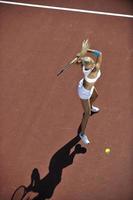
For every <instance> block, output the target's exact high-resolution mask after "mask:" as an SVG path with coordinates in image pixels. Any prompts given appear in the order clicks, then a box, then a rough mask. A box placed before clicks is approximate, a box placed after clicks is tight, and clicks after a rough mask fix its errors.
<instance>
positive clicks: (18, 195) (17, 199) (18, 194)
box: [11, 185, 28, 200]
mask: <svg viewBox="0 0 133 200" xmlns="http://www.w3.org/2000/svg"><path fill="white" fill-rule="evenodd" d="M27 192H28V191H27V187H25V186H24V185H21V186H19V187H18V188H17V189H16V190H15V191H14V193H13V195H12V197H11V200H23V199H24V197H25V195H26V194H27Z"/></svg>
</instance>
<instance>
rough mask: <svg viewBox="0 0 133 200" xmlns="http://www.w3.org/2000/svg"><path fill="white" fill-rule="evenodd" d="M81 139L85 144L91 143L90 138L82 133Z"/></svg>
mask: <svg viewBox="0 0 133 200" xmlns="http://www.w3.org/2000/svg"><path fill="white" fill-rule="evenodd" d="M79 137H80V138H81V140H82V142H83V143H84V144H89V143H90V141H89V140H88V137H87V136H86V135H85V134H84V133H82V132H81V133H80V134H79Z"/></svg>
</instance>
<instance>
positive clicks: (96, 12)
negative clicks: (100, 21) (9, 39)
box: [0, 1, 133, 18]
mask: <svg viewBox="0 0 133 200" xmlns="http://www.w3.org/2000/svg"><path fill="white" fill-rule="evenodd" d="M0 3H3V4H10V5H18V6H27V7H34V8H45V9H52V10H63V11H70V12H78V13H87V14H97V15H108V16H115V17H127V18H133V15H126V14H118V13H109V12H99V11H93V10H82V9H74V8H63V7H54V6H45V5H38V4H29V3H19V2H9V1H0Z"/></svg>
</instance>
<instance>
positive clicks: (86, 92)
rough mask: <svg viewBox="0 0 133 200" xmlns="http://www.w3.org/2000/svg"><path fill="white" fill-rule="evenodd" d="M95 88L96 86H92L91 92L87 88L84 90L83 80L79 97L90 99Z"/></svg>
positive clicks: (79, 85)
mask: <svg viewBox="0 0 133 200" xmlns="http://www.w3.org/2000/svg"><path fill="white" fill-rule="evenodd" d="M94 88H95V87H94V86H92V88H91V90H87V89H86V88H84V86H83V79H81V80H80V81H79V84H78V95H79V97H80V99H90V98H91V96H92V94H93V91H94Z"/></svg>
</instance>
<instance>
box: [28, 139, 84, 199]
mask: <svg viewBox="0 0 133 200" xmlns="http://www.w3.org/2000/svg"><path fill="white" fill-rule="evenodd" d="M79 141H80V138H79V136H76V137H74V138H73V139H72V140H71V141H69V142H68V143H67V144H66V145H64V146H63V147H62V148H60V149H59V150H58V151H57V152H56V153H55V154H54V155H53V156H52V158H51V160H50V163H49V172H48V174H47V175H46V176H45V177H44V178H42V179H40V175H39V172H38V169H34V170H33V171H32V175H31V184H30V185H29V186H28V190H29V191H34V192H37V193H38V195H37V196H36V197H35V198H33V199H34V200H45V199H49V198H51V197H52V195H53V193H54V190H55V188H56V186H57V185H58V184H59V183H60V182H61V179H62V172H63V169H64V168H66V167H68V166H69V165H72V163H73V161H74V158H75V156H76V154H80V153H86V148H84V147H81V145H80V144H77V143H78V142H79ZM73 148H74V150H72V149H73Z"/></svg>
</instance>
